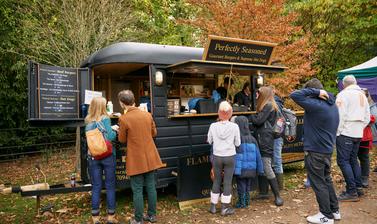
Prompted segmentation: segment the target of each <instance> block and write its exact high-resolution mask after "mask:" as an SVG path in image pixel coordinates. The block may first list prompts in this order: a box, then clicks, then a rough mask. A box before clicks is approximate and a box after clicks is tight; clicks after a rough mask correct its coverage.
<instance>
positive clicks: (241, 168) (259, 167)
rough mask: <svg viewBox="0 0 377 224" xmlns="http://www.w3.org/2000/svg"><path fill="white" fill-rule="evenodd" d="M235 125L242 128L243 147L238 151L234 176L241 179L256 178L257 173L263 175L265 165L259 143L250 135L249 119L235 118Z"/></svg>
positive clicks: (238, 148) (243, 117)
mask: <svg viewBox="0 0 377 224" xmlns="http://www.w3.org/2000/svg"><path fill="white" fill-rule="evenodd" d="M235 123H236V124H237V125H238V127H239V128H240V133H241V145H240V146H239V147H237V149H236V151H237V154H236V166H235V170H234V175H238V176H240V177H241V178H251V177H255V176H256V174H257V173H258V174H263V173H264V171H263V163H262V158H261V155H260V152H259V149H258V143H257V140H256V139H255V138H254V137H253V136H252V135H251V133H250V129H249V121H248V119H247V118H246V117H245V116H238V117H236V118H235Z"/></svg>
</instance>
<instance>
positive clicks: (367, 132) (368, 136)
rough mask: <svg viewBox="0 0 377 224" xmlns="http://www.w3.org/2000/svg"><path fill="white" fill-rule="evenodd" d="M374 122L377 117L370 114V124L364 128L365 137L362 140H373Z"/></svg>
mask: <svg viewBox="0 0 377 224" xmlns="http://www.w3.org/2000/svg"><path fill="white" fill-rule="evenodd" d="M374 122H376V118H375V117H374V116H373V115H370V122H369V125H368V126H366V127H365V128H364V133H363V138H362V139H361V141H362V142H366V141H373V133H372V128H371V125H372V124H374Z"/></svg>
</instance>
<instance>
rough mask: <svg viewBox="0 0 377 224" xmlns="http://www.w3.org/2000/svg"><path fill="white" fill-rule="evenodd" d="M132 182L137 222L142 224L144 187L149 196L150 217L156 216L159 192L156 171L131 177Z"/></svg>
mask: <svg viewBox="0 0 377 224" xmlns="http://www.w3.org/2000/svg"><path fill="white" fill-rule="evenodd" d="M130 181H131V188H132V193H133V204H134V208H135V220H136V221H138V222H140V221H142V219H143V212H144V199H143V186H145V189H146V191H147V196H148V215H150V216H151V215H156V206H157V191H156V183H155V171H152V172H148V173H143V174H139V175H135V176H130Z"/></svg>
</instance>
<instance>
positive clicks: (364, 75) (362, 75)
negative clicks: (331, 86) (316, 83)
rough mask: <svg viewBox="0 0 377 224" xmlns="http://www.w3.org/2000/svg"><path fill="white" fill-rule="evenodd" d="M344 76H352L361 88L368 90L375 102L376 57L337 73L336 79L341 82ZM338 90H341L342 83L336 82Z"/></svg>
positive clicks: (376, 82)
mask: <svg viewBox="0 0 377 224" xmlns="http://www.w3.org/2000/svg"><path fill="white" fill-rule="evenodd" d="M346 75H353V76H355V78H356V80H357V84H358V85H359V86H360V87H361V88H367V89H368V90H369V93H370V96H371V97H372V99H373V100H374V101H375V102H377V57H374V58H372V59H370V60H369V61H366V62H364V63H362V64H360V65H356V66H354V67H352V68H347V69H344V70H341V71H339V72H338V79H339V80H342V79H343V78H344V76H346ZM338 88H339V90H341V89H343V84H342V82H338Z"/></svg>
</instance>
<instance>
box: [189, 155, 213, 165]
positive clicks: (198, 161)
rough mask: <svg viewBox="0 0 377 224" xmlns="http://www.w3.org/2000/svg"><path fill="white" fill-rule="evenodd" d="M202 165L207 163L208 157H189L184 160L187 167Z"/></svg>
mask: <svg viewBox="0 0 377 224" xmlns="http://www.w3.org/2000/svg"><path fill="white" fill-rule="evenodd" d="M203 163H209V156H200V157H189V158H187V160H186V164H187V166H196V165H199V164H203Z"/></svg>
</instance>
